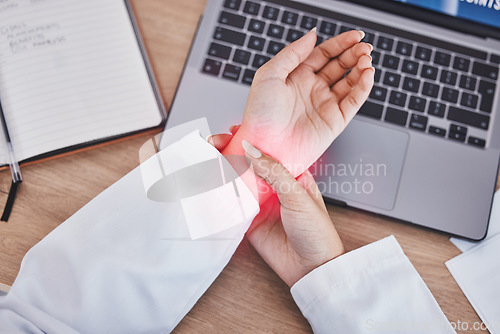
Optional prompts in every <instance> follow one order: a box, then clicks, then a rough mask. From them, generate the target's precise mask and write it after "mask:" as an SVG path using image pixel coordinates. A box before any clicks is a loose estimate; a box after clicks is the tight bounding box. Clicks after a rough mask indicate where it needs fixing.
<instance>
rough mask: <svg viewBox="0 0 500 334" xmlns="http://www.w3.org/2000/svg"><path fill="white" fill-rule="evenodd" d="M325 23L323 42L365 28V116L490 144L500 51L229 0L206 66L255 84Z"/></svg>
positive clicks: (300, 7) (321, 13) (318, 12)
mask: <svg viewBox="0 0 500 334" xmlns="http://www.w3.org/2000/svg"><path fill="white" fill-rule="evenodd" d="M314 27H318V44H319V43H321V42H323V41H324V40H326V39H328V38H331V37H332V36H335V35H338V34H340V33H342V32H345V31H349V30H353V29H358V30H363V31H364V32H365V33H366V36H365V38H364V40H363V41H364V42H367V43H370V44H372V45H373V46H374V50H373V52H372V58H373V66H374V67H375V69H376V71H375V85H374V87H373V89H372V91H371V93H370V96H369V98H368V100H367V102H366V103H365V104H364V105H363V106H362V107H361V109H360V111H359V112H358V115H360V117H369V118H372V119H377V120H380V121H383V122H388V123H391V124H395V125H399V126H402V127H407V128H409V129H411V130H414V131H420V132H424V133H428V134H429V135H434V136H439V137H443V138H447V139H450V140H454V141H458V142H463V143H466V144H469V145H474V146H476V147H480V148H483V147H485V146H486V138H487V134H488V129H489V127H490V124H491V116H492V115H491V114H492V108H493V101H494V96H495V91H496V85H497V81H498V75H499V64H500V55H497V54H487V53H486V52H483V51H479V50H475V49H470V48H466V47H463V46H459V45H455V44H452V43H447V42H443V41H439V40H435V39H432V38H428V37H425V36H421V35H416V34H413V33H409V32H406V31H403V30H398V29H394V28H392V27H387V26H383V25H379V24H377V23H373V22H368V21H364V20H361V19H358V18H352V17H348V16H345V15H343V14H339V13H334V12H329V11H326V10H323V9H319V8H316V7H311V6H308V5H305V4H301V3H296V2H292V1H286V0H269V1H250V0H247V1H245V0H225V2H224V5H223V8H222V9H221V11H220V14H219V18H218V24H217V26H216V28H215V31H214V33H213V40H212V41H211V42H210V46H209V49H208V52H207V57H206V59H205V61H204V64H203V67H202V69H201V71H202V72H203V73H206V74H208V75H212V76H218V77H221V78H223V79H227V80H231V81H234V82H239V83H241V84H246V85H251V83H252V80H253V77H254V75H255V72H256V70H257V69H258V68H259V67H261V66H262V65H264V64H265V63H266V62H267V61H269V60H270V59H271V57H273V56H274V55H275V54H277V53H278V52H279V51H281V49H283V48H284V47H285V46H286V45H287V44H289V43H291V42H293V41H295V40H297V39H299V38H300V37H302V36H303V35H304V34H305V33H307V32H308V31H309V30H311V29H312V28H314Z"/></svg>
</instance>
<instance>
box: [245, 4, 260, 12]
mask: <svg viewBox="0 0 500 334" xmlns="http://www.w3.org/2000/svg"><path fill="white" fill-rule="evenodd" d="M259 11H260V4H258V3H256V2H253V1H247V2H246V3H245V8H244V9H243V12H244V13H247V14H250V15H259Z"/></svg>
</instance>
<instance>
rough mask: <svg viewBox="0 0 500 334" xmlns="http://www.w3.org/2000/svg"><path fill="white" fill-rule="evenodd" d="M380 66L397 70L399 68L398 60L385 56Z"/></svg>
mask: <svg viewBox="0 0 500 334" xmlns="http://www.w3.org/2000/svg"><path fill="white" fill-rule="evenodd" d="M382 66H384V67H387V68H390V69H393V70H397V69H398V67H399V58H398V57H395V56H391V55H385V56H384V61H383V62H382Z"/></svg>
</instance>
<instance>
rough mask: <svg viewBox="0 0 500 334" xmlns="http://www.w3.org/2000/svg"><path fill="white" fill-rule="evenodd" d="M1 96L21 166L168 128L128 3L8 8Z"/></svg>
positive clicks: (75, 0)
mask: <svg viewBox="0 0 500 334" xmlns="http://www.w3.org/2000/svg"><path fill="white" fill-rule="evenodd" d="M9 6H10V7H9ZM2 8H4V9H3V10H2ZM0 96H1V100H2V105H3V109H4V113H5V117H6V120H7V124H8V127H9V131H10V133H11V138H12V143H13V146H14V150H15V153H16V157H17V159H18V160H24V159H27V158H29V157H33V156H36V155H39V154H42V153H46V152H50V151H53V150H56V149H60V148H64V147H68V146H72V145H77V144H81V143H84V142H87V141H91V140H96V139H101V138H105V137H109V136H113V135H119V134H122V133H126V132H131V131H134V130H139V129H143V128H148V127H153V126H156V125H158V124H159V123H160V122H161V121H162V117H161V113H160V111H159V108H158V105H157V102H156V99H155V96H154V92H153V88H152V85H151V83H150V80H149V77H148V74H147V71H146V66H145V65H144V60H143V58H142V55H141V52H140V48H139V46H138V43H137V40H136V37H135V34H134V31H133V27H132V24H131V22H130V18H129V15H128V12H127V9H126V5H125V2H124V1H123V0H85V1H81V0H3V1H1V2H0Z"/></svg>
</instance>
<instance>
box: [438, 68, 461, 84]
mask: <svg viewBox="0 0 500 334" xmlns="http://www.w3.org/2000/svg"><path fill="white" fill-rule="evenodd" d="M457 77H458V75H457V74H456V73H455V72H450V71H446V70H442V71H441V79H440V81H441V82H442V83H445V84H448V85H450V86H455V84H456V83H457Z"/></svg>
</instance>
